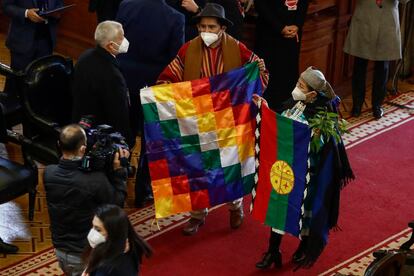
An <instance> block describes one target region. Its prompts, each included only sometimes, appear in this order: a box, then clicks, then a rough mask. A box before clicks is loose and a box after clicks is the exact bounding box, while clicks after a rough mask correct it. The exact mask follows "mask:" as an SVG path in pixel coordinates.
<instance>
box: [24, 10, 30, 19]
mask: <svg viewBox="0 0 414 276" xmlns="http://www.w3.org/2000/svg"><path fill="white" fill-rule="evenodd" d="M28 11H29V10H28V9H26V10H25V11H24V17H25V18H27V12H28Z"/></svg>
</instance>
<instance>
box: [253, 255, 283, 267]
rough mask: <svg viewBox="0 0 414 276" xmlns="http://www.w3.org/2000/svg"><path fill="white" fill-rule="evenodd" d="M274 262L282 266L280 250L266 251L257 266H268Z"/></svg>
mask: <svg viewBox="0 0 414 276" xmlns="http://www.w3.org/2000/svg"><path fill="white" fill-rule="evenodd" d="M272 264H275V267H277V268H281V267H282V254H281V253H280V252H276V253H269V252H266V253H264V254H263V259H262V260H261V261H260V262H258V263H256V267H257V268H260V269H264V268H268V267H270V266H271V265H272Z"/></svg>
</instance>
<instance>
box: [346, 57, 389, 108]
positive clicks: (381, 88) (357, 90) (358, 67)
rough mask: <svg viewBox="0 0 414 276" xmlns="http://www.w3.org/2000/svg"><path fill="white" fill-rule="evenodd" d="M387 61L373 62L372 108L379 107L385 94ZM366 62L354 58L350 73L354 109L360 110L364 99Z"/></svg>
mask: <svg viewBox="0 0 414 276" xmlns="http://www.w3.org/2000/svg"><path fill="white" fill-rule="evenodd" d="M389 64H390V62H389V61H375V67H374V81H373V84H372V106H373V107H377V106H381V104H382V102H383V101H384V98H385V95H386V93H387V88H386V84H387V80H388V72H389ZM367 66H368V60H366V59H363V58H359V57H355V61H354V70H353V73H352V101H353V106H354V108H361V107H362V104H363V103H364V99H365V91H366V78H367Z"/></svg>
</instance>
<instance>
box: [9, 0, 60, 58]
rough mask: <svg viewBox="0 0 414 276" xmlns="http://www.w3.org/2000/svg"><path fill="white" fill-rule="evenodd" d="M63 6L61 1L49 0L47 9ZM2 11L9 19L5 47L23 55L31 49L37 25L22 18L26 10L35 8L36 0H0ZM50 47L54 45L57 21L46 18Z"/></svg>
mask: <svg viewBox="0 0 414 276" xmlns="http://www.w3.org/2000/svg"><path fill="white" fill-rule="evenodd" d="M60 6H63V0H49V9H54V8H57V7H60ZM2 7H3V11H4V13H5V14H6V15H8V16H9V17H10V18H11V22H10V28H9V33H8V35H7V39H6V46H7V47H8V48H9V49H10V51H12V52H16V53H24V52H27V51H29V50H30V49H31V48H32V47H33V41H34V40H35V35H36V28H37V26H38V24H44V23H38V24H36V23H33V22H31V21H30V20H29V19H27V18H25V17H24V14H25V11H26V9H32V8H36V7H37V4H36V0H2ZM48 21H49V23H48V24H47V26H48V27H49V30H50V37H51V40H52V47H54V46H55V44H56V24H57V20H56V19H54V18H48Z"/></svg>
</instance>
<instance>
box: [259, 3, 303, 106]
mask: <svg viewBox="0 0 414 276" xmlns="http://www.w3.org/2000/svg"><path fill="white" fill-rule="evenodd" d="M308 5H309V1H307V0H293V1H292V0H279V1H275V0H255V1H254V7H255V10H256V12H257V24H256V46H255V51H256V53H257V54H258V55H259V56H261V57H262V58H263V59H264V61H265V62H266V66H267V68H268V70H269V73H270V79H269V86H268V87H267V90H266V92H265V93H264V94H263V95H264V98H265V99H266V101H267V103H268V104H269V107H270V108H271V109H273V110H275V111H280V110H281V107H282V103H283V102H284V101H286V100H287V99H289V97H290V92H291V91H292V90H293V88H295V85H296V82H297V80H298V77H299V52H300V46H301V39H302V30H303V24H304V22H305V17H306V13H307V9H308Z"/></svg>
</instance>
